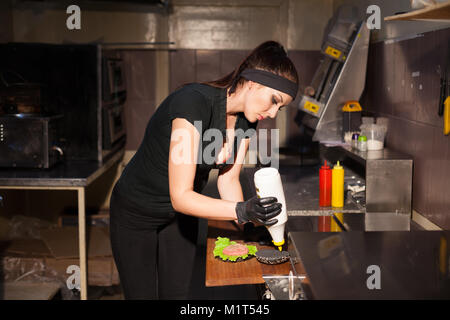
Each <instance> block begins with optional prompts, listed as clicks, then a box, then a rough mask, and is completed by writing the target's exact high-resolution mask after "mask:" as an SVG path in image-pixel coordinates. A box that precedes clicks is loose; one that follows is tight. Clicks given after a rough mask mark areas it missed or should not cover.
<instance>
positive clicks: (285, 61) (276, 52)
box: [203, 41, 298, 94]
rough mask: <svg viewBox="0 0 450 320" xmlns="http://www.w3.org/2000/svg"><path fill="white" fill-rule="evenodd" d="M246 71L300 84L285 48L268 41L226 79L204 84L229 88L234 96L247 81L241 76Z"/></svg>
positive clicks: (251, 53) (257, 48) (254, 50)
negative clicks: (237, 89)
mask: <svg viewBox="0 0 450 320" xmlns="http://www.w3.org/2000/svg"><path fill="white" fill-rule="evenodd" d="M245 69H260V70H265V71H269V72H273V73H275V74H277V75H280V76H282V77H285V78H287V79H289V80H291V81H293V82H295V83H297V84H298V75H297V70H296V69H295V66H294V64H293V63H292V61H291V59H289V58H288V56H287V53H286V51H285V50H284V48H283V46H282V45H281V44H279V43H278V42H275V41H266V42H264V43H262V44H260V45H259V46H258V47H256V48H255V49H253V51H252V52H250V54H249V55H248V56H247V57H246V58H245V59H244V60H243V61H242V62H241V63H240V64H239V66H238V67H237V68H236V69H234V70H233V72H231V73H229V74H227V75H226V76H225V77H223V78H220V79H218V80H214V81H209V82H203V83H204V84H207V85H210V86H213V87H217V88H227V89H228V88H229V89H230V90H229V94H232V93H234V92H235V91H236V88H237V87H238V86H239V85H241V84H243V83H244V82H245V81H247V80H246V79H244V78H242V77H241V76H240V75H241V72H242V71H244V70H245Z"/></svg>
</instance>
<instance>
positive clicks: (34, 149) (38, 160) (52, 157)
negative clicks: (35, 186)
mask: <svg viewBox="0 0 450 320" xmlns="http://www.w3.org/2000/svg"><path fill="white" fill-rule="evenodd" d="M62 118H63V116H62V115H54V116H43V115H40V114H33V113H28V114H27V113H19V114H7V115H3V116H0V167H8V168H15V167H18V168H42V169H48V168H50V167H52V166H53V165H54V164H56V163H58V162H59V161H61V160H63V155H64V153H63V148H62V146H61V145H60V142H61V140H60V128H61V120H62Z"/></svg>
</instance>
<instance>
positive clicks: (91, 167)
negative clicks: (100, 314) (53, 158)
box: [0, 150, 125, 300]
mask: <svg viewBox="0 0 450 320" xmlns="http://www.w3.org/2000/svg"><path fill="white" fill-rule="evenodd" d="M124 152H125V150H121V151H118V152H117V153H116V154H114V155H113V156H112V157H111V158H110V159H109V160H108V161H106V162H105V163H103V164H102V163H98V162H96V161H79V162H75V161H73V162H65V163H61V164H58V165H55V166H53V167H51V168H49V169H18V168H17V169H13V168H9V169H4V168H3V169H0V189H18V190H49V191H51V190H67V191H76V192H77V195H78V248H79V254H80V287H81V288H80V291H81V292H80V294H81V299H82V300H86V299H87V251H86V197H85V191H86V188H87V186H88V185H89V184H90V183H92V182H93V181H94V180H95V179H97V178H98V177H100V176H101V175H102V174H103V173H105V172H106V171H107V170H108V169H109V168H111V167H112V166H113V165H114V164H115V163H117V162H119V161H120V159H122V157H123V154H124ZM6 201H7V199H6Z"/></svg>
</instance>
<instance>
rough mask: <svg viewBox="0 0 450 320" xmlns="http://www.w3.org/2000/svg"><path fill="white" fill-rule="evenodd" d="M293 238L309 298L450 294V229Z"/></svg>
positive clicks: (293, 234)
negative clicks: (303, 272) (304, 272)
mask: <svg viewBox="0 0 450 320" xmlns="http://www.w3.org/2000/svg"><path fill="white" fill-rule="evenodd" d="M289 241H290V253H291V257H294V264H295V262H296V261H298V260H296V259H300V261H301V265H302V267H304V269H302V270H304V271H306V275H307V278H308V279H309V285H308V286H307V287H305V288H304V291H305V293H306V295H307V298H308V299H449V298H450V268H449V262H450V261H449V258H450V255H449V254H450V250H449V245H448V244H449V241H450V231H390V232H358V231H354V232H340V233H331V232H290V233H289ZM294 269H295V268H294Z"/></svg>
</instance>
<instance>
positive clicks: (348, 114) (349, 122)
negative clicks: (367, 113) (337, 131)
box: [342, 101, 362, 140]
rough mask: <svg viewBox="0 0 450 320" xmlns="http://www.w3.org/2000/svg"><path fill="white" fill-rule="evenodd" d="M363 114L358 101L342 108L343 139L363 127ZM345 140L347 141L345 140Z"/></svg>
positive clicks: (350, 102)
mask: <svg viewBox="0 0 450 320" xmlns="http://www.w3.org/2000/svg"><path fill="white" fill-rule="evenodd" d="M361 113H362V108H361V105H360V104H359V102H358V101H348V102H346V103H345V104H344V106H343V107H342V134H343V137H344V136H345V134H347V133H350V140H351V134H352V133H353V132H357V131H359V127H360V126H361ZM344 140H345V139H344Z"/></svg>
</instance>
